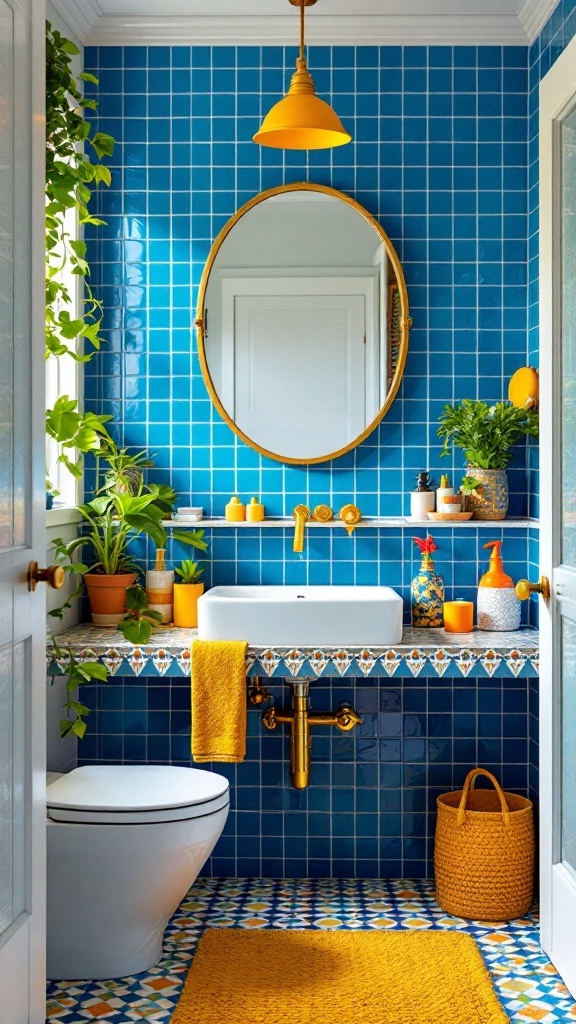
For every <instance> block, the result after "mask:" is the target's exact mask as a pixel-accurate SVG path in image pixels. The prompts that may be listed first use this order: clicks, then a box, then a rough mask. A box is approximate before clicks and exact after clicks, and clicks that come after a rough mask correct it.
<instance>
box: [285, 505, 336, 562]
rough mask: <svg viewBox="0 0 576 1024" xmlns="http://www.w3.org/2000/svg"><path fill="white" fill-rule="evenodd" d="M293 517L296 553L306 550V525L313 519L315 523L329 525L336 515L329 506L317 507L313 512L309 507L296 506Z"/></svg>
mask: <svg viewBox="0 0 576 1024" xmlns="http://www.w3.org/2000/svg"><path fill="white" fill-rule="evenodd" d="M292 515H293V516H294V521H295V523H296V525H295V528H294V551H298V552H301V551H303V550H304V532H305V527H306V523H307V522H309V521H310V520H311V519H312V520H313V521H314V522H315V523H329V522H330V520H331V519H333V518H334V513H333V512H332V509H331V508H330V506H329V505H316V508H315V509H314V511H313V512H310V509H309V508H308V505H296V508H295V509H294V511H293V513H292Z"/></svg>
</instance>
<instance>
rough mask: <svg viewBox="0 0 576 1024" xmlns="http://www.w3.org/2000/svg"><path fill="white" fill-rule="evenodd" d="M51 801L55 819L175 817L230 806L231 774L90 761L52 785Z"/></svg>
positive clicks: (50, 811)
mask: <svg viewBox="0 0 576 1024" xmlns="http://www.w3.org/2000/svg"><path fill="white" fill-rule="evenodd" d="M46 803H47V808H48V816H49V817H50V818H52V819H54V820H55V821H84V822H100V823H104V822H106V823H117V824H121V823H124V822H133V823H138V822H148V821H175V820H178V819H184V818H195V817H200V816H203V815H205V814H212V813H213V812H214V811H216V810H219V809H220V808H222V807H225V806H226V805H227V804H228V779H225V778H224V776H223V775H217V774H216V773H215V772H209V771H206V770H202V769H198V768H178V767H176V766H172V765H152V764H143V765H100V764H98V765H86V766H84V767H82V768H74V770H73V771H71V772H68V774H67V775H63V776H62V777H61V778H59V779H57V780H56V782H53V783H52V784H51V785H49V786H48V789H47V792H46Z"/></svg>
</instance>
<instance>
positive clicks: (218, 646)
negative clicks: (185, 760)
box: [192, 640, 248, 762]
mask: <svg viewBox="0 0 576 1024" xmlns="http://www.w3.org/2000/svg"><path fill="white" fill-rule="evenodd" d="M247 647H248V644H247V643H244V642H243V641H240V640H195V641H194V643H193V644H192V757H193V759H194V760H195V761H228V762H234V761H243V760H244V757H245V754H246V649H247Z"/></svg>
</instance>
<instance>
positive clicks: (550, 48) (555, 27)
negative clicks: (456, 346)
mask: <svg viewBox="0 0 576 1024" xmlns="http://www.w3.org/2000/svg"><path fill="white" fill-rule="evenodd" d="M575 32H576V0H560V2H559V3H558V4H557V5H556V7H555V9H554V11H553V12H552V14H551V15H550V17H549V19H548V21H547V22H546V25H545V26H544V28H543V29H542V32H541V33H540V35H539V36H538V38H537V39H536V40H535V42H534V43H533V44H532V46H531V47H530V51H529V96H528V112H529V121H528V129H529V144H528V146H529V148H528V161H529V166H528V204H529V214H528V277H529V293H528V352H529V357H530V362H531V364H532V365H533V366H537V365H538V358H539V307H538V283H539V277H538V242H539V235H538V201H539V198H538V180H539V179H538V132H539V117H538V88H539V85H540V82H541V80H542V78H543V77H544V75H545V74H546V72H547V71H549V69H550V68H551V67H552V65H553V64H554V63H555V61H556V60H557V59H558V57H559V56H560V54H561V53H562V51H563V50H564V48H565V46H567V44H568V43H569V42H570V40H571V39H572V38H573V37H574V34H575ZM528 481H529V487H528V489H529V507H530V509H531V514H532V515H538V448H537V446H535V445H534V446H530V449H529V452H528Z"/></svg>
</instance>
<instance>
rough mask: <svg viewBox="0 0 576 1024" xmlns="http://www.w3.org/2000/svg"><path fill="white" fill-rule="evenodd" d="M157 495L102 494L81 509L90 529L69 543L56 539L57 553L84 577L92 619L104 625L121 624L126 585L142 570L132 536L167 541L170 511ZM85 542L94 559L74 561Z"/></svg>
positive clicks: (130, 584) (97, 623)
mask: <svg viewBox="0 0 576 1024" xmlns="http://www.w3.org/2000/svg"><path fill="white" fill-rule="evenodd" d="M156 497H157V495H156V490H155V489H154V488H153V489H152V490H151V491H149V492H148V493H146V494H138V495H133V494H128V493H126V494H120V493H117V492H112V493H111V494H105V495H99V496H97V497H96V498H93V499H92V501H89V502H87V504H85V505H80V507H79V509H78V511H79V512H80V515H81V516H82V518H83V519H84V521H85V523H86V524H87V530H86V531H85V532H84V533H83V534H81V536H79V537H76V538H75V539H74V540H72V541H70V542H69V543H67V544H65V543H64V542H63V541H61V540H57V541H55V548H56V551H57V553H58V554H59V555H61V556H65V557H67V558H68V559H70V561H71V562H72V567H73V570H74V571H75V572H78V573H80V574H81V575H82V576H83V577H84V582H85V583H86V589H87V591H88V598H89V600H90V609H91V612H92V620H93V622H94V623H95V624H96V625H98V626H113V625H117V624H118V623H119V622H121V621H122V619H123V617H124V614H125V612H126V590H127V589H128V587H131V586H133V584H134V583H135V582H136V578H137V576H138V566H137V565H136V563H135V562H134V560H133V558H132V556H131V554H130V550H129V545H130V543H131V541H132V540H134V539H135V538H136V537H139V536H141V535H142V534H146V535H147V536H149V537H151V538H152V540H153V541H154V543H155V544H157V545H158V546H163V544H164V543H165V541H166V531H165V530H164V528H163V526H162V519H163V518H164V514H165V513H164V511H163V509H162V508H161V507H160V506H159V505H158V504H157V503H156ZM85 544H87V545H89V546H90V547H91V549H92V551H93V554H94V561H93V562H92V563H91V564H90V565H86V564H85V563H83V562H73V559H72V556H73V555H74V553H75V552H76V551H77V549H78V548H80V547H82V546H83V545H85Z"/></svg>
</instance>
